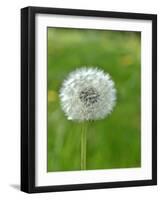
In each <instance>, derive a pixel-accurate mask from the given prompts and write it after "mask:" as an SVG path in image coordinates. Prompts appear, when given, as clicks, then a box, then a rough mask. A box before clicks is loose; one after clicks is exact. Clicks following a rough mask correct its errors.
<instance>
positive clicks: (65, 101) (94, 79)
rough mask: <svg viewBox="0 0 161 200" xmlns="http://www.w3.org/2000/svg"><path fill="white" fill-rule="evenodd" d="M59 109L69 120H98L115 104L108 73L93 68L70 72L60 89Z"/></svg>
mask: <svg viewBox="0 0 161 200" xmlns="http://www.w3.org/2000/svg"><path fill="white" fill-rule="evenodd" d="M59 96H60V101H61V107H62V110H63V111H64V113H65V115H66V116H67V118H68V119H69V120H74V121H86V120H99V119H103V118H105V117H106V116H108V115H109V114H110V113H111V112H112V110H113V107H114V106H115V104H116V89H115V85H114V82H113V81H112V79H111V78H110V75H109V74H108V73H104V71H103V70H100V69H98V68H94V67H89V68H86V67H82V68H79V69H76V70H75V71H73V72H71V73H70V74H69V75H68V77H67V78H66V80H65V81H64V82H63V84H62V87H61V89H60V94H59Z"/></svg>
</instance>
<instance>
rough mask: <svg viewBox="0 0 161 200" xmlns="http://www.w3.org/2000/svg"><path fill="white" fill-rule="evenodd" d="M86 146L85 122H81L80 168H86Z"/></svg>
mask: <svg viewBox="0 0 161 200" xmlns="http://www.w3.org/2000/svg"><path fill="white" fill-rule="evenodd" d="M86 148H87V123H86V122H83V123H82V130H81V170H86Z"/></svg>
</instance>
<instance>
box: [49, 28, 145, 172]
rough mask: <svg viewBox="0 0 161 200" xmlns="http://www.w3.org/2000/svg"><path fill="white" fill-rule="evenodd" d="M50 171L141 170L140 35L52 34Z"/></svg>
mask: <svg viewBox="0 0 161 200" xmlns="http://www.w3.org/2000/svg"><path fill="white" fill-rule="evenodd" d="M47 82H48V88H47V89H48V97H47V100H48V103H47V112H48V113H47V116H48V117H47V171H48V172H59V171H79V170H99V169H120V168H138V167H141V127H140V126H141V109H140V107H141V32H134V31H112V30H95V29H75V28H55V27H48V28H47Z"/></svg>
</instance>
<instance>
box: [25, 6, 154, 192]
mask: <svg viewBox="0 0 161 200" xmlns="http://www.w3.org/2000/svg"><path fill="white" fill-rule="evenodd" d="M36 14H59V15H71V16H84V17H86V16H90V17H104V18H106V17H108V18H122V19H138V20H151V21H152V179H150V180H137V181H121V182H103V183H88V184H75V185H59V186H41V187H37V186H35V170H36V169H35V92H36V91H35V15H36ZM156 184H157V15H155V14H140V13H123V12H109V11H96V10H75V9H61V8H45V7H26V8H22V9H21V190H22V191H24V192H27V193H37V192H56V191H68V190H85V189H99V188H116V187H131V186H146V185H156Z"/></svg>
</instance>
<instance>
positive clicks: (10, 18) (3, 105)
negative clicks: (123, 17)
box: [0, 0, 161, 200]
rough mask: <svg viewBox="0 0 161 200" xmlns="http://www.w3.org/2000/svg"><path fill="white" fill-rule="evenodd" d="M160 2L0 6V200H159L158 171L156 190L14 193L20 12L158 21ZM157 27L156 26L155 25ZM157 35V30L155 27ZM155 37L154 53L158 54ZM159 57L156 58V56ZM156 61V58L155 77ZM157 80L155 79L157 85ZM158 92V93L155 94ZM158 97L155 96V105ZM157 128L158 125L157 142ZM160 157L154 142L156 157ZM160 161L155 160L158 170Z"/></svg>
mask: <svg viewBox="0 0 161 200" xmlns="http://www.w3.org/2000/svg"><path fill="white" fill-rule="evenodd" d="M159 3H160V0H153V1H150V0H149V1H147V0H142V1H140V0H133V1H129V0H120V1H118V0H112V1H108V0H99V1H95V2H94V0H81V1H76V0H57V1H56V0H55V1H54V0H52V1H49V0H37V1H36V0H5V1H1V6H0V23H1V25H0V70H1V71H0V92H1V93H0V94H1V96H0V136H1V139H0V159H1V160H0V199H16V200H20V199H24V200H26V199H35V200H37V199H40V200H41V199H47V200H50V199H55V200H58V199H59V200H62V199H65V200H72V199H73V200H75V199H78V200H79V199H87V198H89V199H101V200H102V199H112V200H115V199H124V200H126V199H127V200H129V199H130V200H133V199H135V200H136V199H146V200H151V199H155V200H158V199H160V196H161V186H160V179H161V174H160V171H158V179H159V180H158V184H159V185H158V186H148V187H147V186H146V187H133V188H118V189H106V190H105V189H102V190H90V191H74V192H61V193H44V194H30V195H28V194H25V193H22V192H20V191H19V190H18V187H19V182H20V181H19V179H20V175H19V171H20V8H21V7H24V6H28V5H33V6H51V7H64V8H65V7H66V8H82V9H97V10H111V11H125V12H145V13H157V14H158V21H159V22H160V18H161V5H160V4H159ZM158 24H159V23H158ZM158 35H161V27H160V26H158ZM160 42H161V41H160V38H159V37H158V52H161V46H159V44H160ZM158 55H159V54H158ZM159 64H160V58H159V56H158V75H161V74H160V69H159ZM160 84H161V79H160V80H159V78H158V85H160ZM158 91H159V90H158ZM159 101H161V94H160V93H158V102H159ZM158 111H159V112H158V117H159V118H158V122H159V120H160V117H161V107H160V105H158ZM160 132H161V125H159V123H158V141H159V140H160V135H159V134H160ZM160 153H161V146H160V142H158V154H160ZM159 168H161V160H160V159H159V156H158V169H159Z"/></svg>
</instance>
